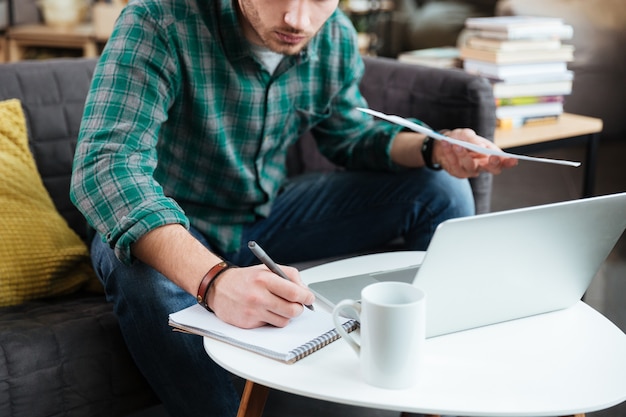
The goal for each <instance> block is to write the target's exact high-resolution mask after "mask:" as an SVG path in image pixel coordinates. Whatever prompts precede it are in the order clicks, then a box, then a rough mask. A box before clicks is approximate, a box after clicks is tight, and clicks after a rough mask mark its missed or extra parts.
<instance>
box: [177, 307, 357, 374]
mask: <svg viewBox="0 0 626 417" xmlns="http://www.w3.org/2000/svg"><path fill="white" fill-rule="evenodd" d="M169 325H170V326H172V327H173V328H174V329H175V330H179V331H183V332H187V333H193V334H197V335H200V336H207V337H211V338H214V339H217V340H221V341H223V342H226V343H230V344H232V345H234V346H238V347H240V348H243V349H247V350H250V351H252V352H256V353H259V354H261V355H264V356H267V357H269V358H272V359H276V360H278V361H282V362H285V363H294V362H296V361H298V360H300V359H302V358H304V357H306V356H308V355H310V354H311V353H313V352H315V351H317V350H319V349H321V348H323V347H324V346H326V345H328V344H329V343H332V342H334V341H335V340H337V339H338V338H339V337H340V336H339V334H338V333H337V330H335V326H334V324H333V319H332V316H331V315H330V314H329V313H327V312H325V311H323V310H319V309H318V310H317V311H310V310H308V309H306V308H305V309H304V311H303V313H302V314H301V315H300V316H298V317H296V318H294V319H293V320H291V322H290V323H289V324H288V325H287V326H285V327H274V326H269V325H268V326H263V327H259V328H256V329H242V328H239V327H236V326H232V325H230V324H227V323H225V322H223V321H222V320H220V319H218V318H217V317H216V316H215V314H213V313H209V312H208V311H207V310H206V309H204V308H203V307H202V306H200V305H199V304H195V305H193V306H191V307H187V308H186V309H184V310H180V311H178V312H176V313H172V314H170V316H169ZM343 327H344V328H345V329H346V331H347V332H351V331H353V330H355V329H356V328H357V327H358V323H357V322H356V321H354V320H350V319H346V320H345V322H344V324H343Z"/></svg>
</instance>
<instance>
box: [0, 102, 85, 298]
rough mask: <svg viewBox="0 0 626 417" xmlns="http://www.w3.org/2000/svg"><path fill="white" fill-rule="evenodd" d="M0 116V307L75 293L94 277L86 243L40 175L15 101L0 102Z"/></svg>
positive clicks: (17, 103)
mask: <svg viewBox="0 0 626 417" xmlns="http://www.w3.org/2000/svg"><path fill="white" fill-rule="evenodd" d="M0 120H2V123H0V178H2V181H0V306H6V305H12V304H19V303H21V302H24V301H26V300H32V299H36V298H42V297H49V296H55V295H60V294H68V293H71V292H73V291H76V290H77V289H79V288H80V287H81V286H83V285H84V284H85V283H86V282H87V281H88V280H92V282H93V281H94V280H95V274H94V272H93V269H92V268H91V265H90V261H89V253H88V251H87V247H86V246H85V244H84V243H83V242H82V241H81V239H80V238H79V237H78V235H77V234H76V233H74V232H73V231H72V230H71V229H70V228H69V226H68V225H67V223H66V222H65V220H64V219H63V218H62V217H61V216H60V214H59V213H58V212H57V211H56V208H55V206H54V203H53V202H52V200H51V198H50V196H49V195H48V192H47V191H46V189H45V187H44V185H43V182H42V181H41V178H40V177H39V173H38V171H37V167H36V165H35V160H34V158H33V156H32V154H31V153H30V150H29V148H28V138H27V133H26V124H25V120H24V114H23V111H22V107H21V105H20V102H19V101H18V100H7V101H3V102H0Z"/></svg>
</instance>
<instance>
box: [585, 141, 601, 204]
mask: <svg viewBox="0 0 626 417" xmlns="http://www.w3.org/2000/svg"><path fill="white" fill-rule="evenodd" d="M599 142H600V134H599V133H592V134H590V135H589V136H588V137H587V160H586V161H585V162H586V164H585V179H584V182H583V197H592V196H593V189H594V186H595V181H596V164H597V159H598V144H599Z"/></svg>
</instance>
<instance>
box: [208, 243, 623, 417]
mask: <svg viewBox="0 0 626 417" xmlns="http://www.w3.org/2000/svg"><path fill="white" fill-rule="evenodd" d="M421 256H422V253H420V252H394V253H387V254H376V255H368V256H364V257H360V258H356V259H355V258H351V259H347V260H342V261H337V262H333V263H331V264H325V265H321V266H318V267H315V268H311V269H309V270H305V271H303V272H302V277H303V279H304V281H305V282H308V283H311V282H314V281H320V280H324V279H331V278H335V277H338V276H342V275H344V274H345V273H352V274H356V273H362V272H368V271H376V270H381V269H384V268H385V266H384V265H395V266H397V267H400V266H408V265H411V264H414V263H415V262H416V261H419V260H420V259H421ZM315 307H316V308H324V307H323V306H322V305H318V304H316V305H315ZM204 345H205V348H206V350H207V352H208V354H209V355H210V356H211V358H212V359H213V360H215V361H216V362H217V363H218V364H220V365H221V366H222V367H224V368H225V369H227V370H229V371H230V372H232V373H234V374H236V375H239V376H240V377H243V378H245V379H247V380H248V383H247V385H246V391H245V392H244V397H243V399H242V403H241V408H240V412H239V416H260V415H261V413H262V410H263V406H264V403H265V397H266V396H267V392H268V388H267V387H270V388H274V389H277V390H282V391H286V392H290V393H293V394H298V395H303V396H307V397H312V398H317V399H321V400H327V401H333V402H337V403H343V404H351V405H356V406H362V407H370V408H378V409H387V410H397V411H402V412H414V413H424V414H433V415H438V414H448V415H461V416H524V417H531V416H565V415H581V414H582V413H586V412H591V411H596V410H601V409H605V408H609V407H611V406H613V405H616V404H619V403H621V402H623V401H625V400H626V335H625V334H624V333H623V332H622V331H621V330H619V329H618V328H617V327H616V326H615V325H614V324H613V323H611V322H610V321H609V320H608V319H606V318H605V317H604V316H602V315H601V314H600V313H598V312H597V311H595V310H594V309H592V308H591V307H589V306H588V305H586V304H585V303H583V302H582V301H581V302H579V303H577V304H576V305H574V306H573V307H571V308H569V309H567V310H562V311H557V312H553V313H548V314H543V315H539V316H534V317H529V318H525V319H521V320H515V321H510V322H507V323H502V324H497V325H493V326H487V327H483V328H479V329H474V330H469V331H465V332H459V333H455V334H451V335H446V336H440V337H436V338H432V339H428V340H427V342H426V351H425V355H424V367H423V374H422V377H421V380H420V382H419V383H418V385H417V386H415V387H413V388H411V389H407V390H386V389H381V388H376V387H373V386H370V385H368V384H366V383H364V382H363V381H362V380H361V378H360V376H359V369H358V360H357V357H356V355H355V353H354V351H352V349H351V348H350V347H349V346H348V345H347V344H346V343H344V342H343V341H340V340H338V341H336V342H334V343H332V344H330V345H329V346H326V347H324V348H323V349H321V350H320V351H318V352H315V353H314V354H312V355H310V356H309V357H306V358H304V359H302V360H300V361H298V362H296V363H295V364H293V365H286V364H282V363H279V362H277V361H274V360H271V359H267V358H265V357H262V356H260V355H257V354H254V353H251V352H248V351H245V350H242V349H239V348H236V347H233V346H231V345H228V344H225V343H222V342H219V341H216V340H213V339H209V338H205V339H204Z"/></svg>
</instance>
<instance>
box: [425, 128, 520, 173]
mask: <svg viewBox="0 0 626 417" xmlns="http://www.w3.org/2000/svg"><path fill="white" fill-rule="evenodd" d="M445 134H446V136H450V137H451V138H453V139H458V140H462V141H464V142H470V143H473V144H475V145H478V146H482V147H484V148H490V149H496V150H499V148H498V147H497V146H496V145H494V144H493V142H491V141H489V140H487V139H485V138H483V137H481V136H478V135H477V134H476V132H474V131H473V130H472V129H455V130H452V131H449V132H446V133H445ZM433 162H434V163H437V164H439V165H441V166H442V168H443V169H445V170H446V171H448V172H449V173H450V175H453V176H455V177H458V178H470V177H475V176H477V175H478V174H480V173H481V172H483V171H486V172H490V173H492V174H500V173H501V172H502V170H503V169H507V168H511V167H514V166H516V165H517V159H515V158H506V157H501V156H496V155H483V154H479V153H476V152H472V151H470V150H468V149H465V148H463V147H461V146H458V145H454V144H451V143H449V142H445V141H443V140H436V141H435V142H434V148H433Z"/></svg>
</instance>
